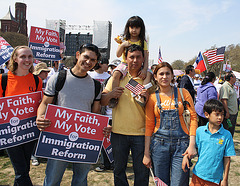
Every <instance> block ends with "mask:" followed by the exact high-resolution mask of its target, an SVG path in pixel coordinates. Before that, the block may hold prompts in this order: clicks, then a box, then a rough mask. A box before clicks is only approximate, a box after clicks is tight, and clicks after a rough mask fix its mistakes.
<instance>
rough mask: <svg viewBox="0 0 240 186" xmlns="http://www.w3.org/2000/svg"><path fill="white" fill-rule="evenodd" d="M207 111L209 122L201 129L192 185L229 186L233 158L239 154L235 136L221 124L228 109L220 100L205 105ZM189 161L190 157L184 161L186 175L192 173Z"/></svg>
mask: <svg viewBox="0 0 240 186" xmlns="http://www.w3.org/2000/svg"><path fill="white" fill-rule="evenodd" d="M203 109H204V114H205V116H206V118H207V119H208V123H207V125H206V126H201V127H199V128H198V129H197V134H196V147H197V149H198V161H197V163H196V165H195V166H194V168H193V176H192V181H191V183H190V186H200V185H206V186H207V185H209V186H214V185H221V186H227V185H228V176H229V169H230V158H231V156H235V155H236V153H235V150H234V143H233V139H232V136H231V133H230V132H229V131H227V130H226V129H224V128H223V125H222V124H221V123H222V121H223V118H224V107H223V104H222V103H221V102H220V101H218V100H216V99H210V100H208V101H206V102H205V104H204V107H203ZM189 161H190V159H189V157H188V156H187V155H185V156H184V158H183V162H182V169H183V171H184V172H186V171H188V170H189V164H190V162H189ZM186 167H187V169H186ZM223 175H224V176H223Z"/></svg>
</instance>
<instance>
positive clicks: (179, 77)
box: [176, 76, 182, 88]
mask: <svg viewBox="0 0 240 186" xmlns="http://www.w3.org/2000/svg"><path fill="white" fill-rule="evenodd" d="M181 79H182V76H178V77H177V80H176V83H177V87H178V88H179V87H180V82H181Z"/></svg>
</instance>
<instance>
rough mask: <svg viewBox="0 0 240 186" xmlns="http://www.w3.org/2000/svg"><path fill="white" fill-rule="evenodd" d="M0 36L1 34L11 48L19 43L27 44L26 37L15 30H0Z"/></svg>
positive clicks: (19, 44)
mask: <svg viewBox="0 0 240 186" xmlns="http://www.w3.org/2000/svg"><path fill="white" fill-rule="evenodd" d="M0 36H2V37H3V38H4V39H5V40H6V41H7V42H8V43H9V44H10V45H11V46H12V47H13V48H14V47H16V46H21V45H25V46H27V45H28V38H27V37H26V36H25V35H23V34H19V33H16V32H4V33H2V32H0Z"/></svg>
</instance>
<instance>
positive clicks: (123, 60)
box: [122, 40, 148, 63]
mask: <svg viewBox="0 0 240 186" xmlns="http://www.w3.org/2000/svg"><path fill="white" fill-rule="evenodd" d="M128 42H129V43H130V44H131V45H133V44H135V45H139V46H140V45H141V40H138V41H137V42H132V41H130V40H128ZM143 50H148V48H147V42H146V41H144V47H143ZM125 52H126V50H124V53H123V54H122V62H123V63H126V59H125Z"/></svg>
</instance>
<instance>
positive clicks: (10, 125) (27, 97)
mask: <svg viewBox="0 0 240 186" xmlns="http://www.w3.org/2000/svg"><path fill="white" fill-rule="evenodd" d="M41 97H42V92H41V91H39V92H34V93H29V94H21V95H18V96H10V97H3V98H0V149H4V148H9V147H13V146H17V145H20V144H23V143H27V142H29V141H32V140H35V139H37V138H38V136H39V130H38V129H37V125H36V116H37V109H38V106H39V103H40V101H41Z"/></svg>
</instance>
